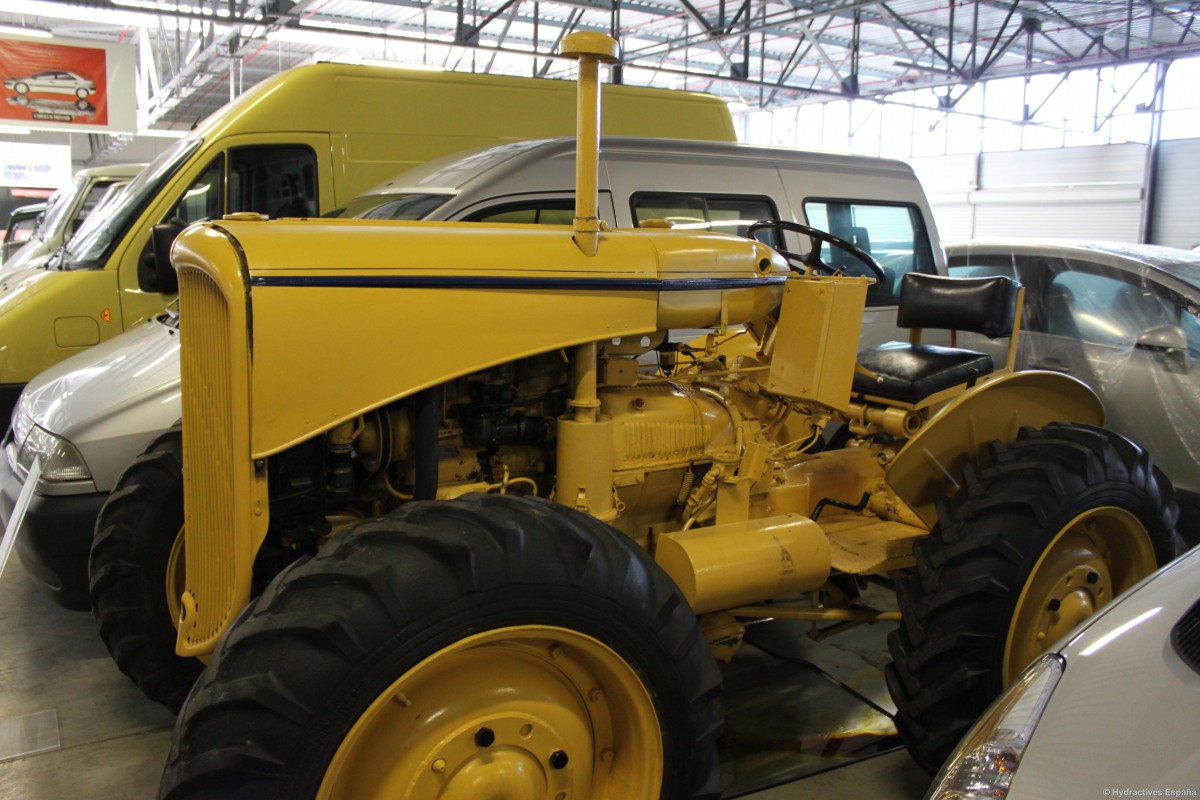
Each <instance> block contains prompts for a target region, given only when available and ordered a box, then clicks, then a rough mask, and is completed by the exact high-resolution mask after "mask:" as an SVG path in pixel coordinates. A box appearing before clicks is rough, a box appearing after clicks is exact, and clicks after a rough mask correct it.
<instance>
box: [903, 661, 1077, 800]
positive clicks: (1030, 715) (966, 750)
mask: <svg viewBox="0 0 1200 800" xmlns="http://www.w3.org/2000/svg"><path fill="white" fill-rule="evenodd" d="M1062 673H1063V659H1062V656H1059V655H1058V654H1056V653H1048V654H1046V655H1044V656H1042V657H1041V658H1039V659H1038V660H1037V661H1035V662H1033V664H1031V665H1030V666H1029V668H1028V669H1027V670H1025V673H1024V674H1023V675H1021V677H1020V678H1019V679H1018V680H1017V681H1016V682H1015V683H1014V684H1013V685H1012V686H1009V687H1008V689H1007V690H1005V692H1004V694H1002V695H1000V697H999V698H997V699H996V702H994V703H992V706H991V708H989V709H988V710H987V712H986V713H984V715H983V716H982V717H980V718H979V721H978V722H976V723H975V726H974V727H972V728H971V730H969V731H968V732H967V735H966V736H964V737H963V740H962V741H961V742H960V743H959V745H958V748H957V749H956V750H955V751H954V754H953V755H952V756H950V760H949V761H947V762H946V765H945V766H944V767H942V771H941V772H939V773H938V776H937V778H935V779H934V781H933V788H932V789H931V790H930V792H929V794H927V795H926V796H925V797H926V800H976V798H980V799H982V798H985V797H986V798H991V800H995V799H996V798H1004V797H1007V796H1008V790H1009V787H1010V786H1012V782H1013V778H1014V777H1016V773H1017V767H1018V766H1020V764H1021V756H1023V755H1024V754H1025V748H1026V747H1027V746H1028V745H1029V739H1030V738H1031V737H1032V736H1033V730H1034V728H1036V727H1037V724H1038V721H1039V720H1040V719H1041V718H1042V712H1043V711H1045V709H1046V703H1047V702H1048V701H1049V700H1050V695H1051V693H1053V692H1054V687H1055V686H1057V685H1058V681H1059V679H1060V678H1061V677H1062Z"/></svg>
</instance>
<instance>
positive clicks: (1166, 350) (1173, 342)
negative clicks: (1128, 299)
mask: <svg viewBox="0 0 1200 800" xmlns="http://www.w3.org/2000/svg"><path fill="white" fill-rule="evenodd" d="M1133 346H1134V348H1135V349H1138V350H1145V351H1146V352H1149V353H1154V354H1155V355H1156V356H1157V360H1159V361H1160V362H1161V363H1162V365H1163V368H1164V369H1166V371H1167V372H1176V373H1179V374H1181V375H1183V374H1187V372H1188V371H1189V370H1190V369H1191V365H1190V364H1189V363H1188V347H1187V335H1186V334H1185V333H1184V332H1183V328H1181V327H1179V326H1178V325H1158V326H1156V327H1154V328H1150V329H1148V330H1145V331H1142V333H1141V335H1140V336H1138V337H1137V341H1136V342H1134V344H1133Z"/></svg>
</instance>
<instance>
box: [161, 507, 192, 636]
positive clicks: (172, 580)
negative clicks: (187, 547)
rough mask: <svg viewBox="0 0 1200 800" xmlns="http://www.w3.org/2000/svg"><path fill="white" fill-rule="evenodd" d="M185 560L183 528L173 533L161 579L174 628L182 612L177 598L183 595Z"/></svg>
mask: <svg viewBox="0 0 1200 800" xmlns="http://www.w3.org/2000/svg"><path fill="white" fill-rule="evenodd" d="M186 566H187V562H186V561H185V559H184V553H183V528H180V529H179V533H177V534H175V541H174V542H172V543H171V553H170V555H168V556H167V569H166V575H165V576H164V580H163V588H164V589H165V590H166V592H167V611H169V612H170V614H171V624H172V625H174V626H175V629H176V630H178V629H179V620H180V615H181V614H182V613H183V605H182V603H181V602H180V600H179V598H180V597H182V596H183V590H184V588H185V586H186V584H187V569H186Z"/></svg>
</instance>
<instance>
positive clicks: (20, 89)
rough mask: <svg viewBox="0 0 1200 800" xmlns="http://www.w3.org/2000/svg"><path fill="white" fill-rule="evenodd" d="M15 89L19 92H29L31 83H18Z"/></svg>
mask: <svg viewBox="0 0 1200 800" xmlns="http://www.w3.org/2000/svg"><path fill="white" fill-rule="evenodd" d="M13 90H14V91H15V92H16V93H17V94H29V84H28V83H18V84H16V85H15V86H13Z"/></svg>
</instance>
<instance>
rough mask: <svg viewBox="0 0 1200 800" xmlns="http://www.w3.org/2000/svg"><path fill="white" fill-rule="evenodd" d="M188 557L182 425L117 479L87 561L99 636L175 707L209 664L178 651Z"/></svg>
mask: <svg viewBox="0 0 1200 800" xmlns="http://www.w3.org/2000/svg"><path fill="white" fill-rule="evenodd" d="M183 558H184V556H183V435H182V432H181V429H180V428H178V427H176V428H172V429H171V430H168V431H166V432H165V433H163V434H161V435H160V436H158V437H157V438H155V439H154V440H153V441H152V442H151V443H150V445H149V446H148V447H147V448H146V450H145V451H144V452H143V453H142V455H140V456H138V458H137V459H136V460H135V461H134V462H133V463H132V464H130V465H129V467H128V468H126V470H125V471H124V472H123V473H121V476H120V477H119V478H117V483H116V486H115V487H114V488H113V492H112V494H110V495H109V498H108V500H107V501H106V502H105V504H104V507H103V508H102V509H101V511H100V516H99V518H98V519H97V520H96V536H95V538H94V539H93V541H92V552H91V557H90V559H89V563H88V583H89V593H90V596H91V602H92V611H93V613H94V614H95V616H96V622H97V624H98V625H99V628H100V638H101V639H103V640H104V644H105V646H107V647H108V651H109V653H111V654H112V657H113V660H114V661H116V662H117V666H118V667H119V668H120V669H121V671H122V672H124V673H125V674H126V675H128V676H129V677H130V678H131V679H132V680H133V682H134V683H135V684H137V686H138V688H139V689H141V690H142V692H143V693H144V694H145V695H146V696H147V697H149V698H150V699H151V700H154V701H156V702H159V703H162V704H163V705H164V706H166V707H167V708H168V709H170V710H171V711H172V712H173V713H178V712H179V707H180V706H182V705H183V700H184V698H185V697H187V693H188V691H189V690H190V689H191V688H192V684H194V683H195V682H196V678H198V677H199V676H200V672H201V670H203V669H204V665H203V664H202V663H201V662H200V661H199V660H197V659H195V658H184V657H181V656H177V655H175V638H176V636H175V634H176V629H175V623H174V620H176V619H178V615H179V600H178V598H179V596H180V594H181V593H182V587H183V581H184V572H183V570H184V561H183Z"/></svg>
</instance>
